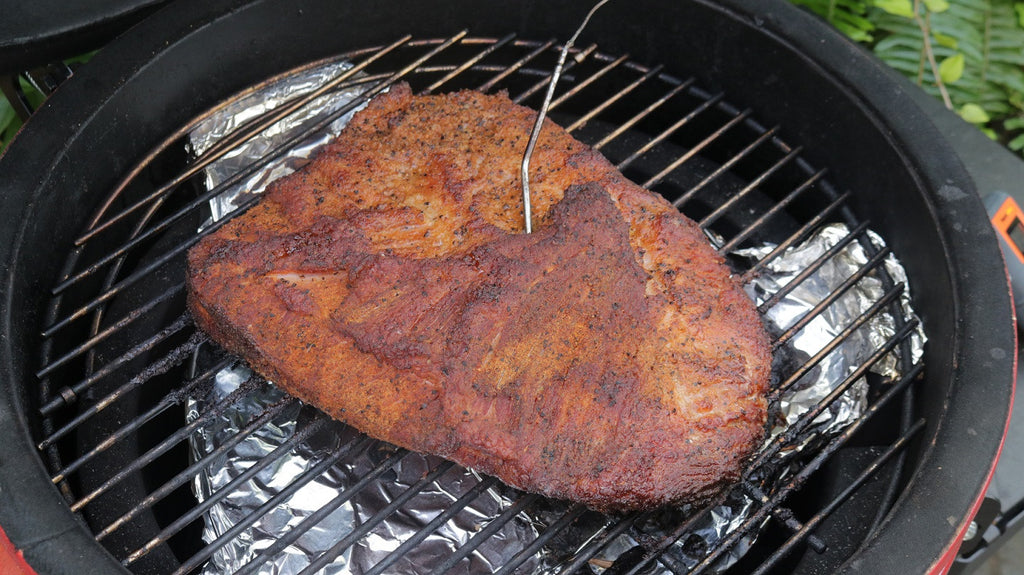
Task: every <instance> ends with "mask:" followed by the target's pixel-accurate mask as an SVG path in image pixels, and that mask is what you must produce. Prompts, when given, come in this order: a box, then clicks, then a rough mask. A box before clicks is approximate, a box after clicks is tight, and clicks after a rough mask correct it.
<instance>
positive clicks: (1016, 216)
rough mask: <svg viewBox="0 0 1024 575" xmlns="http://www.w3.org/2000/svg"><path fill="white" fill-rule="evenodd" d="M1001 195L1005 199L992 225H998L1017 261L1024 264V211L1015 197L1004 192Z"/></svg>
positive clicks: (993, 218) (998, 229) (998, 230)
mask: <svg viewBox="0 0 1024 575" xmlns="http://www.w3.org/2000/svg"><path fill="white" fill-rule="evenodd" d="M1000 196H1003V197H1002V198H1001V199H1002V200H1003V201H1002V202H1001V203H1000V204H999V207H998V208H997V209H996V212H995V214H994V215H993V216H992V225H994V226H995V227H996V231H997V232H999V235H1001V236H1002V240H1003V241H1004V242H1006V243H1007V244H1009V247H1010V250H1011V251H1012V252H1013V255H1014V257H1015V258H1016V259H1017V261H1018V262H1020V263H1021V264H1024V212H1021V210H1020V206H1018V205H1017V202H1016V201H1014V199H1013V198H1011V197H1010V196H1006V195H1004V194H1000ZM1004 252H1005V250H1004ZM1004 255H1006V254H1005V253H1004Z"/></svg>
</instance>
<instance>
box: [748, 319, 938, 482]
mask: <svg viewBox="0 0 1024 575" xmlns="http://www.w3.org/2000/svg"><path fill="white" fill-rule="evenodd" d="M917 324H918V321H917V320H916V319H915V320H913V321H909V322H907V323H906V325H904V326H903V328H901V329H900V330H898V331H897V332H896V333H895V334H893V336H892V337H890V338H889V339H888V340H886V342H885V343H884V344H883V345H882V346H880V347H878V348H877V349H876V350H875V352H874V353H872V354H871V357H869V358H868V359H867V360H866V361H864V362H863V363H862V364H860V366H858V367H857V369H855V370H854V371H853V373H851V374H850V375H848V376H846V379H844V380H843V381H842V382H841V383H840V384H839V385H837V386H836V387H835V389H833V390H832V391H831V392H830V393H829V394H828V395H826V396H825V398H824V399H822V400H821V401H819V402H818V403H817V404H816V405H815V406H814V407H812V408H811V409H809V410H807V411H806V412H805V413H804V414H803V415H801V416H800V419H799V420H797V421H796V422H794V423H793V425H790V426H789V428H788V429H786V431H785V432H783V433H781V434H779V435H777V436H776V437H775V439H774V440H772V442H771V443H770V444H769V445H768V447H767V448H765V449H762V450H761V452H760V453H758V454H757V456H756V457H755V458H754V460H753V461H751V462H750V463H749V464H748V466H747V469H749V470H755V469H758V468H760V467H761V466H762V465H764V464H765V463H766V462H767V461H768V459H770V458H771V457H774V456H775V455H776V454H777V453H778V452H779V451H780V450H781V449H782V447H783V446H785V445H786V444H788V443H791V442H792V441H794V440H795V439H796V438H797V437H799V435H800V433H802V432H803V431H804V430H805V429H807V427H809V426H810V425H811V424H812V423H814V420H815V419H816V418H817V417H818V416H819V415H821V412H823V411H825V410H826V409H828V407H829V406H830V405H831V404H832V402H834V401H835V400H836V399H839V396H841V395H842V394H844V393H846V391H847V390H848V389H850V387H851V386H852V385H853V384H854V383H856V382H857V380H858V379H860V378H861V377H863V376H864V374H865V373H867V371H868V370H869V369H871V366H872V365H874V364H875V363H877V362H878V361H879V360H880V359H882V358H883V357H885V356H886V355H888V354H889V352H891V351H892V350H893V349H894V348H895V347H896V345H897V344H898V343H900V342H901V341H903V339H904V338H906V337H907V336H908V335H910V332H911V331H913V329H914V328H915V327H917Z"/></svg>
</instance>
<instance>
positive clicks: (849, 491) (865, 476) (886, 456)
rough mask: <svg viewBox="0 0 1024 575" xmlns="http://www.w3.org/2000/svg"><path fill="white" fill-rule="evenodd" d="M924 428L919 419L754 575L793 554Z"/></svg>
mask: <svg viewBox="0 0 1024 575" xmlns="http://www.w3.org/2000/svg"><path fill="white" fill-rule="evenodd" d="M922 427H924V420H923V419H919V420H918V421H917V423H915V424H914V426H913V427H911V428H910V430H909V431H908V432H907V433H906V434H905V435H903V436H902V437H900V438H899V439H898V440H896V442H895V443H893V444H892V445H890V446H889V447H888V449H886V450H885V451H884V452H882V454H881V455H879V456H878V457H877V458H876V459H875V460H874V461H872V462H871V464H870V465H868V466H867V467H866V468H865V469H864V471H862V472H861V473H860V475H858V476H857V477H856V478H855V479H854V480H853V482H852V483H850V485H849V486H847V487H846V489H844V490H843V492H842V493H840V494H839V495H838V496H836V498H835V499H833V500H832V501H830V502H829V503H828V505H826V506H825V507H824V508H823V509H821V510H820V511H818V512H817V513H816V514H815V515H814V517H813V518H812V519H810V520H808V521H807V522H806V523H804V526H803V528H801V529H800V531H798V532H797V533H795V534H794V535H793V536H792V537H790V538H789V539H788V540H786V542H785V543H783V544H782V546H780V547H779V548H778V549H776V550H775V552H774V553H772V554H771V556H769V557H768V559H766V560H764V561H763V562H762V563H761V565H759V566H758V568H757V569H756V570H755V571H754V573H753V574H752V575H764V574H765V573H767V572H768V570H769V569H771V568H772V567H774V566H775V564H776V563H778V562H779V560H780V559H782V558H784V557H786V556H787V555H789V553H790V552H792V550H793V549H794V548H795V547H796V545H798V544H799V543H801V542H802V541H803V540H804V539H806V538H807V536H808V534H809V533H811V532H812V531H813V530H814V529H815V528H817V526H818V525H819V524H820V523H821V522H822V521H824V520H825V519H826V518H828V517H829V516H830V515H832V513H833V512H834V511H835V510H836V509H838V508H839V506H840V505H842V504H843V503H845V502H846V501H847V500H848V499H849V498H850V497H851V496H853V494H854V493H856V492H857V490H858V489H860V488H861V486H863V485H864V484H865V483H867V481H868V480H869V479H871V477H872V476H874V474H875V473H877V472H878V471H879V470H880V469H882V467H883V466H885V464H886V463H888V462H889V461H890V460H892V458H893V456H895V455H896V454H898V453H900V452H901V451H903V450H904V449H905V448H906V447H907V445H908V444H909V443H910V439H911V438H913V437H914V435H916V434H917V433H918V432H919V431H920V429H921V428H922Z"/></svg>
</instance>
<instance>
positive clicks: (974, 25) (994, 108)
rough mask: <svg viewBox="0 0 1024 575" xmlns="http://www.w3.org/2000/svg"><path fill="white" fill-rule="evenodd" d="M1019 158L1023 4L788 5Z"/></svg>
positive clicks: (856, 1)
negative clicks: (869, 53)
mask: <svg viewBox="0 0 1024 575" xmlns="http://www.w3.org/2000/svg"><path fill="white" fill-rule="evenodd" d="M791 1H792V2H793V3H795V4H798V5H801V6H804V7H806V8H808V9H810V10H812V11H813V12H815V13H817V14H819V15H821V16H822V17H824V18H825V19H826V20H828V21H829V22H830V23H832V24H833V25H834V26H835V27H836V28H837V29H839V30H840V31H841V32H843V33H844V34H846V35H847V36H849V37H850V38H851V39H853V40H855V41H857V42H860V43H863V44H865V45H867V46H868V47H870V48H871V49H872V50H873V51H874V53H875V54H876V55H878V56H879V57H880V58H881V59H882V60H883V61H885V62H886V63H887V64H889V65H890V66H892V67H893V68H895V69H896V70H899V71H900V72H902V73H903V74H904V75H906V76H907V77H908V78H910V79H911V80H913V81H914V82H916V83H917V84H918V85H920V86H921V87H922V88H924V89H925V90H926V91H927V92H929V93H931V94H932V95H934V96H936V97H938V98H941V99H942V100H943V102H944V103H945V104H946V107H947V108H950V109H952V110H955V111H956V112H957V113H958V114H960V117H961V118H963V119H964V120H966V121H968V122H970V123H972V124H974V125H976V126H978V127H979V128H980V129H981V130H982V131H984V132H985V133H986V134H987V135H988V136H989V137H990V138H993V139H996V140H999V141H1000V142H1002V143H1003V144H1005V145H1007V146H1008V147H1009V148H1010V149H1012V150H1014V151H1017V152H1022V153H1024V2H1015V1H1013V0H954V1H947V0H791Z"/></svg>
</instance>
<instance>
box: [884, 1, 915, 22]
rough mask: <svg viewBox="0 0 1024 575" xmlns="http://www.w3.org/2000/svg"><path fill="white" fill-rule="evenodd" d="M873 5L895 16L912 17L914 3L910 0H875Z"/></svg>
mask: <svg viewBox="0 0 1024 575" xmlns="http://www.w3.org/2000/svg"><path fill="white" fill-rule="evenodd" d="M875 6H877V7H878V8H881V9H882V10H885V11H886V12H888V13H889V14H894V15H896V16H903V17H904V18H913V17H914V4H913V3H912V2H911V1H910V0H875Z"/></svg>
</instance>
